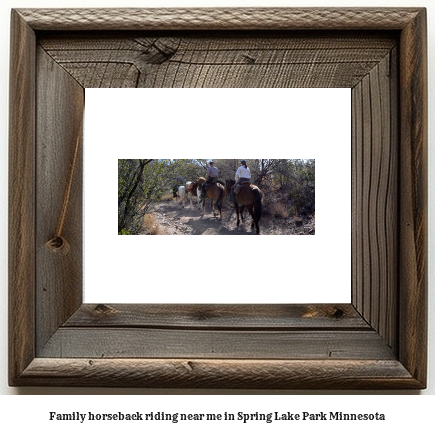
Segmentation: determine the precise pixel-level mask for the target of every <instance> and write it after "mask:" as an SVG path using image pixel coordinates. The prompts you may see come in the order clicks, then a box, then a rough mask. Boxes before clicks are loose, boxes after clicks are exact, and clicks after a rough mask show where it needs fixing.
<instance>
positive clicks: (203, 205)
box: [201, 196, 205, 217]
mask: <svg viewBox="0 0 435 434" xmlns="http://www.w3.org/2000/svg"><path fill="white" fill-rule="evenodd" d="M204 213H205V196H204V197H203V198H202V213H201V217H204Z"/></svg>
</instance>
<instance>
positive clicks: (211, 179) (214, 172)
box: [201, 161, 219, 196]
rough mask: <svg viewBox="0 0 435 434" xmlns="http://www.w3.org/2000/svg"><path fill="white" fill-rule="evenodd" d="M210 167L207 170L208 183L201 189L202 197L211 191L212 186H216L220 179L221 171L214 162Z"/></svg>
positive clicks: (211, 162)
mask: <svg viewBox="0 0 435 434" xmlns="http://www.w3.org/2000/svg"><path fill="white" fill-rule="evenodd" d="M209 164H210V166H209V168H208V170H207V173H206V175H207V181H205V183H204V184H203V185H202V188H201V193H202V196H204V194H205V192H206V191H207V190H208V189H209V187H210V185H211V184H214V183H215V182H216V180H217V179H218V176H219V170H218V168H217V167H216V166H215V165H214V162H213V161H210V163H209Z"/></svg>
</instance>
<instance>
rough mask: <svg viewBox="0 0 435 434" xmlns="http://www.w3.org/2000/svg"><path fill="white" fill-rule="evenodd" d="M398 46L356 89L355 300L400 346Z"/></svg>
mask: <svg viewBox="0 0 435 434" xmlns="http://www.w3.org/2000/svg"><path fill="white" fill-rule="evenodd" d="M396 56H397V50H396V48H393V49H392V50H391V51H390V52H389V53H388V55H387V56H385V57H384V58H383V59H382V60H381V61H380V62H379V63H378V64H377V65H376V66H375V67H374V68H372V70H371V71H370V72H369V74H367V75H366V76H365V77H364V78H363V79H362V80H361V82H360V83H358V85H356V86H355V87H354V88H353V89H352V100H353V101H352V110H353V125H352V150H353V157H352V159H353V164H352V167H353V189H352V191H353V194H352V209H353V213H352V258H353V267H354V270H355V271H356V272H355V274H354V278H353V281H352V286H353V288H352V293H353V302H354V305H355V307H356V309H357V310H358V312H360V313H361V315H362V316H363V317H364V318H365V319H366V321H367V322H368V323H369V324H370V325H371V326H372V327H373V328H374V329H375V330H376V331H378V332H379V333H380V335H381V336H383V337H384V338H385V341H386V342H387V343H388V345H390V346H391V347H392V348H395V349H397V330H398V315H397V309H396V308H395V307H394V306H395V304H396V302H397V297H398V295H397V285H398V282H397V275H398V272H399V270H398V267H399V265H398V254H397V248H398V244H397V238H398V222H397V213H398V206H399V190H398V173H399V155H400V149H399V146H398V142H397V137H398V131H397V128H398V127H397V125H398V111H397V108H396V105H393V104H392V102H394V101H397V92H398V82H397V73H396V72H395V69H392V68H391V66H392V65H393V66H394V65H396V64H397V61H396Z"/></svg>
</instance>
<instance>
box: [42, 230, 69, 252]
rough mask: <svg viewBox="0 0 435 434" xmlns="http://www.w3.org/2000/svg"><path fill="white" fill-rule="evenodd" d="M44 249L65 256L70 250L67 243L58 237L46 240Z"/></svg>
mask: <svg viewBox="0 0 435 434" xmlns="http://www.w3.org/2000/svg"><path fill="white" fill-rule="evenodd" d="M45 247H46V248H47V249H48V250H49V251H50V252H52V253H62V254H63V255H67V254H68V253H69V251H70V249H71V247H70V245H69V243H68V241H67V240H66V239H65V238H64V237H62V236H60V235H58V236H56V237H53V238H51V239H50V240H48V241H47V242H46V243H45Z"/></svg>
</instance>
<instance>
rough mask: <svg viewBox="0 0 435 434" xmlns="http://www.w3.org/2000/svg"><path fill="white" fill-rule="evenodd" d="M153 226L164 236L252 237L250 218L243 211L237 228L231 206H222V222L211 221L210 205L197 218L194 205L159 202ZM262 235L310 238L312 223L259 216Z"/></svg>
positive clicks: (197, 211)
mask: <svg viewBox="0 0 435 434" xmlns="http://www.w3.org/2000/svg"><path fill="white" fill-rule="evenodd" d="M153 213H154V216H155V218H156V222H157V223H158V224H159V225H160V228H161V230H162V231H163V232H164V233H166V234H168V235H256V233H255V228H251V222H252V218H251V216H250V215H249V213H248V212H247V211H245V220H244V222H242V221H241V223H240V226H239V227H237V216H236V211H235V209H234V207H233V206H231V205H230V204H229V203H228V202H224V205H223V208H222V221H221V220H220V219H219V217H214V216H213V212H212V210H211V206H210V201H207V203H206V207H205V215H204V217H201V209H200V208H199V206H198V205H197V204H196V203H195V204H194V205H193V207H192V208H191V207H190V204H189V203H188V202H186V204H185V206H184V207H183V205H182V204H180V203H176V202H175V201H172V202H163V203H161V204H159V205H157V207H156V208H155V209H154V211H153ZM260 233H261V234H262V235H314V234H315V222H314V220H313V219H306V220H302V221H300V222H297V221H295V220H294V219H293V218H288V219H282V218H275V217H271V216H268V215H267V214H265V213H264V214H263V215H262V217H261V220H260Z"/></svg>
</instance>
